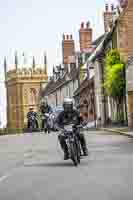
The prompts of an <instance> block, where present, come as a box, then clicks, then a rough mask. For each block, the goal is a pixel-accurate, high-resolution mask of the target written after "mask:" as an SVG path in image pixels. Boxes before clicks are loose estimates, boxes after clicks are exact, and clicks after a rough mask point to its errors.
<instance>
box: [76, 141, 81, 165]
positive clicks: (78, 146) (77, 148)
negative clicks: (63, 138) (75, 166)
mask: <svg viewBox="0 0 133 200" xmlns="http://www.w3.org/2000/svg"><path fill="white" fill-rule="evenodd" d="M76 151H77V159H78V163H80V143H79V141H78V139H77V140H76Z"/></svg>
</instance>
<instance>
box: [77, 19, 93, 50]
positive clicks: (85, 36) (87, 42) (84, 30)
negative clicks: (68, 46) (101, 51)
mask: <svg viewBox="0 0 133 200" xmlns="http://www.w3.org/2000/svg"><path fill="white" fill-rule="evenodd" d="M79 38H80V51H81V52H86V51H88V50H89V49H90V48H91V46H92V28H91V27H90V22H89V21H88V22H87V23H86V27H85V26H84V22H82V23H81V26H80V30H79Z"/></svg>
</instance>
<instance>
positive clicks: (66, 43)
mask: <svg viewBox="0 0 133 200" xmlns="http://www.w3.org/2000/svg"><path fill="white" fill-rule="evenodd" d="M74 54H75V42H74V40H73V36H72V34H71V35H68V34H67V35H66V39H65V40H64V39H63V40H62V57H63V64H68V63H69V57H71V56H74Z"/></svg>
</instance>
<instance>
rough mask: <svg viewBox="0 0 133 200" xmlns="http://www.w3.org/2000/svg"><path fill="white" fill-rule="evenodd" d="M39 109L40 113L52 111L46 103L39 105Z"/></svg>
mask: <svg viewBox="0 0 133 200" xmlns="http://www.w3.org/2000/svg"><path fill="white" fill-rule="evenodd" d="M40 111H41V113H42V114H45V113H50V112H52V108H51V106H49V105H47V106H46V107H45V106H44V105H41V106H40Z"/></svg>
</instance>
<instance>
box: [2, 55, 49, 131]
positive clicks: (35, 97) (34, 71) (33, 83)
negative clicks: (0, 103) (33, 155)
mask: <svg viewBox="0 0 133 200" xmlns="http://www.w3.org/2000/svg"><path fill="white" fill-rule="evenodd" d="M4 71H5V84H6V89H7V128H9V129H14V128H15V129H23V128H25V126H26V123H27V118H26V115H27V112H28V110H29V108H30V107H33V108H34V110H36V111H37V110H38V104H39V94H40V89H41V86H42V84H43V87H45V86H46V84H47V82H48V75H47V63H46V55H44V64H43V65H36V64H35V58H34V57H33V63H32V65H31V66H29V65H28V64H27V65H26V64H23V65H22V66H20V65H18V58H17V54H15V69H13V70H10V71H8V70H7V63H6V58H5V60H4Z"/></svg>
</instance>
